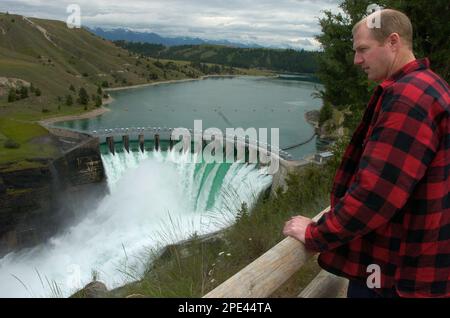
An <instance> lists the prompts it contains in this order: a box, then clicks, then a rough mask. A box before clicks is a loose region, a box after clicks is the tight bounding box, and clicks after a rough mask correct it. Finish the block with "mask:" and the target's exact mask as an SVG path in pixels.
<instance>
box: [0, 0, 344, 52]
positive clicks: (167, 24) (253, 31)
mask: <svg viewBox="0 0 450 318" xmlns="http://www.w3.org/2000/svg"><path fill="white" fill-rule="evenodd" d="M339 2H340V1H338V0H318V1H310V0H277V1H274V0H228V1H222V0H151V1H144V0H129V1H123V0H62V1H44V0H14V1H13V0H3V1H1V2H0V11H9V12H11V13H18V14H23V15H27V16H35V17H41V18H48V19H58V20H63V21H65V20H66V18H67V16H68V13H67V12H66V8H67V6H68V5H69V4H71V3H77V4H78V5H80V8H81V14H82V23H83V24H84V25H86V26H90V27H94V26H100V27H109V28H113V27H126V28H130V29H134V30H141V31H151V32H155V33H158V34H160V35H162V36H191V37H200V38H203V39H210V40H224V39H226V40H230V41H233V42H245V43H250V42H251V43H256V44H259V45H264V46H275V47H296V48H306V49H318V48H319V44H318V43H317V41H315V39H314V36H315V35H317V34H319V33H320V26H319V24H318V17H319V16H321V15H322V11H323V10H331V11H338V3H339Z"/></svg>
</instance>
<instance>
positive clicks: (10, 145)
mask: <svg viewBox="0 0 450 318" xmlns="http://www.w3.org/2000/svg"><path fill="white" fill-rule="evenodd" d="M3 146H4V147H5V148H8V149H17V148H20V144H18V143H17V142H15V141H14V140H12V139H7V140H6V141H5V142H4V144H3Z"/></svg>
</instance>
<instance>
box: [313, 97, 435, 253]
mask: <svg viewBox="0 0 450 318" xmlns="http://www.w3.org/2000/svg"><path fill="white" fill-rule="evenodd" d="M436 130H437V128H436V126H435V124H434V123H433V122H432V121H431V120H430V119H429V118H428V114H427V113H426V112H424V111H423V109H419V107H418V106H417V105H416V107H414V106H411V105H409V104H407V103H405V102H403V101H395V102H390V103H389V105H382V110H381V111H380V114H379V117H378V119H377V121H376V123H375V125H374V128H373V131H372V134H371V135H370V136H369V137H368V140H367V144H366V145H365V148H364V151H363V153H362V156H361V160H360V162H359V165H358V170H357V172H356V177H355V179H354V181H353V183H352V184H351V185H350V186H349V188H348V190H347V192H346V193H345V195H344V196H343V197H342V198H341V199H340V200H339V201H338V202H336V204H335V207H334V208H333V209H331V210H330V212H328V213H326V214H325V215H324V216H323V217H322V218H321V219H320V220H319V221H318V222H317V223H311V224H310V225H309V226H308V227H307V229H306V234H305V246H306V248H307V249H309V250H312V251H317V252H324V251H327V250H332V249H335V248H337V247H339V246H341V245H343V244H345V243H347V242H349V241H351V240H353V239H355V238H357V237H361V236H363V235H365V234H367V233H369V232H371V231H373V230H375V229H377V228H379V227H380V226H383V225H385V224H386V223H388V222H389V220H391V219H392V218H393V217H394V216H395V215H396V213H398V212H399V211H400V210H401V209H402V207H403V206H404V205H405V204H406V202H407V200H408V198H409V197H410V194H411V193H412V192H413V189H414V187H415V185H416V184H417V183H418V182H419V181H420V180H421V179H422V177H423V176H424V174H425V171H426V170H427V167H428V166H429V164H430V163H431V161H432V160H433V158H434V156H435V153H436V151H437V148H438V144H439V137H438V136H437V133H436V132H435V131H436Z"/></svg>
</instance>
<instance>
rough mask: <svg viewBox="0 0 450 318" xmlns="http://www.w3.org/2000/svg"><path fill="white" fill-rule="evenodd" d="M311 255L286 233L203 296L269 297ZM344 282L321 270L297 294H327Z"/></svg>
mask: <svg viewBox="0 0 450 318" xmlns="http://www.w3.org/2000/svg"><path fill="white" fill-rule="evenodd" d="M328 210H329V207H328V208H326V209H325V210H323V211H322V212H320V213H319V214H317V215H316V216H315V217H314V218H313V220H314V221H317V220H318V219H320V217H321V216H322V215H323V214H324V213H326V212H328ZM313 256H314V253H311V252H309V251H307V250H306V249H305V246H304V245H303V244H302V243H301V242H299V241H297V240H295V239H293V238H291V237H287V238H285V239H284V240H283V241H281V242H280V243H278V244H277V245H275V246H274V247H272V248H271V249H270V250H269V251H267V252H266V253H264V254H263V255H261V256H260V257H259V258H258V259H256V260H255V261H253V262H252V263H250V264H249V265H247V266H246V267H245V268H244V269H242V270H241V271H240V272H238V273H236V274H235V275H234V276H232V277H231V278H229V279H228V280H226V281H225V282H223V283H222V284H221V285H219V286H217V287H216V288H215V289H214V290H212V291H210V292H209V293H208V294H206V295H205V296H203V297H204V298H265V297H269V296H270V295H272V293H273V292H274V291H276V290H277V289H278V288H279V287H280V286H281V285H282V284H283V283H285V282H286V281H287V280H288V279H289V278H290V277H291V276H292V275H293V274H295V273H296V272H297V271H298V270H299V269H300V268H301V267H302V266H303V265H304V264H305V263H306V261H307V260H308V259H310V258H311V257H313ZM345 283H346V282H345V280H344V279H342V278H339V277H336V276H334V275H331V274H328V273H326V272H324V271H322V272H321V273H320V274H319V275H318V276H317V277H316V278H315V279H314V280H313V281H312V282H311V283H310V284H309V285H308V286H307V287H306V288H305V289H304V290H303V292H302V293H301V294H300V295H299V297H330V290H331V289H333V290H339V289H342V288H344V287H345ZM327 293H328V294H327ZM331 297H332V296H331Z"/></svg>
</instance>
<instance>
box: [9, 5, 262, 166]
mask: <svg viewBox="0 0 450 318" xmlns="http://www.w3.org/2000/svg"><path fill="white" fill-rule="evenodd" d="M30 20H31V21H32V22H33V23H34V24H35V25H39V26H40V27H41V28H44V29H45V30H46V31H47V33H48V35H49V36H50V39H51V40H52V42H53V43H52V42H50V41H49V40H47V39H46V38H45V37H44V35H43V34H42V32H40V31H39V30H38V29H37V28H36V26H34V25H32V24H31V23H30V22H28V21H27V20H25V19H24V18H23V17H22V16H18V15H6V14H3V13H0V77H8V78H19V79H22V80H25V81H27V82H30V83H33V85H34V86H35V87H37V88H39V89H40V90H41V91H42V95H41V96H39V97H37V96H35V95H34V94H32V93H29V95H30V97H28V98H26V99H22V100H19V101H15V102H13V103H8V101H7V90H6V89H4V94H3V95H0V118H3V119H4V118H8V119H10V120H11V119H14V120H20V121H27V122H30V128H29V129H26V128H25V126H26V125H27V123H26V122H22V123H21V125H20V127H19V126H17V127H16V129H15V130H14V131H11V130H8V132H6V131H5V126H8V127H9V126H10V123H11V122H10V121H4V120H3V121H2V124H0V139H3V141H1V140H0V143H1V145H0V166H1V165H2V164H5V163H9V162H11V161H20V160H26V159H29V158H31V157H36V156H42V155H43V156H44V157H45V156H46V155H49V154H51V153H55V152H56V149H53V150H51V149H43V148H42V147H41V148H42V151H43V152H44V153H41V152H42V151H41V148H39V147H38V148H36V147H33V146H32V145H31V144H32V143H33V142H32V139H33V137H38V136H40V135H41V133H42V132H39V133H37V134H33V133H34V132H35V130H34V129H33V127H34V126H33V125H34V124H33V122H35V121H37V120H40V119H44V118H48V117H56V116H63V115H72V114H80V113H83V112H85V111H87V110H92V109H94V108H95V105H94V103H93V101H92V100H91V101H90V102H89V105H87V107H85V106H84V105H78V104H77V103H75V104H74V105H72V106H67V105H65V96H67V95H69V94H70V95H72V97H73V100H74V101H76V99H77V97H78V90H79V89H80V88H81V87H84V88H85V89H86V90H87V92H88V95H89V97H91V95H92V94H97V86H98V85H100V84H101V83H102V82H103V81H107V82H108V83H109V86H110V87H118V86H128V85H136V84H144V83H149V82H154V81H161V80H173V79H183V78H187V77H188V75H189V76H194V77H198V76H201V75H204V74H202V73H201V72H200V71H199V70H197V69H195V68H192V67H191V66H190V65H189V63H188V62H182V61H177V62H173V63H172V65H171V67H163V68H160V67H157V66H156V65H155V62H156V60H154V59H152V58H139V57H138V56H136V55H132V54H130V53H129V52H128V51H126V50H124V49H122V48H119V47H116V46H115V45H114V44H113V43H112V42H109V41H106V40H104V39H101V38H100V37H97V36H95V35H93V34H91V33H89V32H88V31H86V30H84V29H69V28H67V26H66V24H65V23H63V22H60V21H51V20H42V19H34V18H30ZM3 31H4V32H3ZM161 62H162V63H163V64H164V65H167V63H168V61H161ZM238 73H240V74H246V73H253V72H252V71H244V70H239V71H238ZM86 75H87V76H86ZM152 76H153V77H155V76H157V80H154V79H151V78H152ZM70 85H73V86H74V87H75V89H76V92H73V91H71V90H69V87H70ZM13 122H14V121H13ZM16 123H17V122H16ZM22 129H25V130H26V131H28V132H29V134H28V135H27V136H28V138H27V139H26V140H24V139H21V138H20V136H16V132H17V133H18V131H19V130H22ZM19 134H20V133H19ZM2 135H3V137H2ZM5 135H8V138H10V139H12V140H14V141H16V142H17V143H19V144H21V147H20V148H19V149H6V148H4V147H3V143H4V139H5V137H4V136H5ZM49 147H50V146H49Z"/></svg>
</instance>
